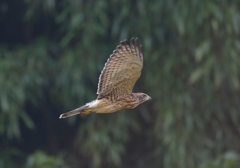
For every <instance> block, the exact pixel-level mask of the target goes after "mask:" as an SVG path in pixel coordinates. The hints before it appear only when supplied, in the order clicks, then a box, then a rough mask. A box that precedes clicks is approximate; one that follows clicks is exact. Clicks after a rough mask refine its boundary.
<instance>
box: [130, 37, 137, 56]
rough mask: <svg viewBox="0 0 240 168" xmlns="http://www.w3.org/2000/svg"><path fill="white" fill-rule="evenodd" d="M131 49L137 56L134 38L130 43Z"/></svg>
mask: <svg viewBox="0 0 240 168" xmlns="http://www.w3.org/2000/svg"><path fill="white" fill-rule="evenodd" d="M130 47H131V50H132V53H133V54H134V55H136V50H135V42H134V38H132V39H131V41H130Z"/></svg>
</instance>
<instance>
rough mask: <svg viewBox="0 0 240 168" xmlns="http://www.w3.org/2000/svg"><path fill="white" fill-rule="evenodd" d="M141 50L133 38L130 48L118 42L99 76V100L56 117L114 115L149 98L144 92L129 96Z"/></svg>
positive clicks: (141, 65)
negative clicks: (94, 114) (97, 114)
mask: <svg viewBox="0 0 240 168" xmlns="http://www.w3.org/2000/svg"><path fill="white" fill-rule="evenodd" d="M142 67H143V50H142V46H139V44H138V39H137V38H135V39H134V38H132V39H131V41H130V45H129V44H128V42H127V41H126V40H125V41H121V42H120V45H118V46H117V48H116V50H114V51H113V54H112V55H111V56H110V58H109V59H108V61H107V62H106V64H105V67H104V68H103V70H102V73H101V75H100V77H99V83H98V90H97V94H98V97H97V99H96V100H94V101H92V102H90V103H87V104H86V105H84V106H82V107H79V108H77V109H75V110H72V111H70V112H67V113H64V114H61V115H60V117H59V118H67V117H70V116H73V115H76V114H81V115H82V116H83V115H87V114H89V113H91V112H96V113H113V112H116V111H119V110H121V109H132V108H135V107H136V106H138V105H139V104H141V103H143V102H145V101H147V100H150V99H151V98H150V97H149V96H148V95H147V94H144V93H132V89H133V86H134V85H135V83H136V81H137V80H138V78H139V77H140V75H141V71H142Z"/></svg>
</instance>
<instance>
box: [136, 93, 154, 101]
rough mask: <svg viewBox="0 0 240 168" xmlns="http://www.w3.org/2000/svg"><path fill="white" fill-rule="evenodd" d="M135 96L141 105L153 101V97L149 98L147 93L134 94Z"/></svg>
mask: <svg viewBox="0 0 240 168" xmlns="http://www.w3.org/2000/svg"><path fill="white" fill-rule="evenodd" d="M134 94H135V96H136V98H137V100H138V103H139V104H141V103H143V102H145V101H148V100H151V97H150V96H148V95H147V94H145V93H134Z"/></svg>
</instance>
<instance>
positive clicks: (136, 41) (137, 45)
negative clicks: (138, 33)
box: [134, 38, 141, 59]
mask: <svg viewBox="0 0 240 168" xmlns="http://www.w3.org/2000/svg"><path fill="white" fill-rule="evenodd" d="M134 42H135V50H136V53H137V56H138V57H139V58H140V59H141V57H140V54H139V44H138V38H135V40H134Z"/></svg>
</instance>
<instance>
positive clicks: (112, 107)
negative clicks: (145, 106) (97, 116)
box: [95, 104, 123, 113]
mask: <svg viewBox="0 0 240 168" xmlns="http://www.w3.org/2000/svg"><path fill="white" fill-rule="evenodd" d="M121 109H123V106H122V105H121V104H111V105H107V106H104V107H101V108H97V109H96V110H95V112H96V113H113V112H116V111H119V110H121Z"/></svg>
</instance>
